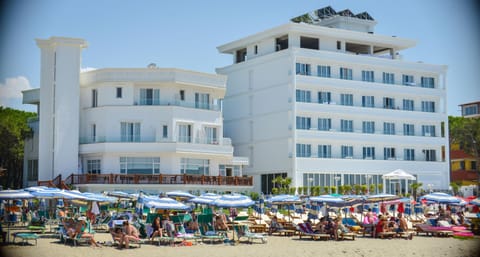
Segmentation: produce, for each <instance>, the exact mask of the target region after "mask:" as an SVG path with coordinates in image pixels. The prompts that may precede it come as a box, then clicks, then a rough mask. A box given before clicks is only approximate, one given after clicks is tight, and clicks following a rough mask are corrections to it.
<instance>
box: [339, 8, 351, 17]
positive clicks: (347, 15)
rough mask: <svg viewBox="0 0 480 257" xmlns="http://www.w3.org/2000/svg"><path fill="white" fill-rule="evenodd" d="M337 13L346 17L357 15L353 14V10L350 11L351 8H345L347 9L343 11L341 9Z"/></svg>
mask: <svg viewBox="0 0 480 257" xmlns="http://www.w3.org/2000/svg"><path fill="white" fill-rule="evenodd" d="M337 14H338V15H340V16H345V17H355V15H354V14H353V12H352V11H350V10H349V9H345V10H343V11H339V12H338V13H337Z"/></svg>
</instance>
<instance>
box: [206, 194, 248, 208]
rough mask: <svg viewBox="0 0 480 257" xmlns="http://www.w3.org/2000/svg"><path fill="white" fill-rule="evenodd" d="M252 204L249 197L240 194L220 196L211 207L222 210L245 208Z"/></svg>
mask: <svg viewBox="0 0 480 257" xmlns="http://www.w3.org/2000/svg"><path fill="white" fill-rule="evenodd" d="M254 204H255V202H254V201H253V200H252V199H251V198H250V197H248V196H245V195H240V194H227V195H222V196H221V197H220V198H218V199H215V200H214V201H213V202H212V205H214V206H217V207H222V208H246V207H249V206H251V205H254Z"/></svg>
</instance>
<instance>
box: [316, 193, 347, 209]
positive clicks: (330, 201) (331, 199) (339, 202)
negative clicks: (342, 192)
mask: <svg viewBox="0 0 480 257" xmlns="http://www.w3.org/2000/svg"><path fill="white" fill-rule="evenodd" d="M309 200H310V202H316V203H318V205H322V204H327V205H329V206H336V207H342V206H345V204H346V201H345V200H344V199H342V198H340V197H335V196H331V195H320V196H312V197H310V198H309Z"/></svg>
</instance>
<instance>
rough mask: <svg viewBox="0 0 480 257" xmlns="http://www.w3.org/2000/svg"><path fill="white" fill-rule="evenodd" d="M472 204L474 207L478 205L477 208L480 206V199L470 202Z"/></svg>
mask: <svg viewBox="0 0 480 257" xmlns="http://www.w3.org/2000/svg"><path fill="white" fill-rule="evenodd" d="M470 204H473V205H476V206H480V198H477V199H473V200H471V201H470Z"/></svg>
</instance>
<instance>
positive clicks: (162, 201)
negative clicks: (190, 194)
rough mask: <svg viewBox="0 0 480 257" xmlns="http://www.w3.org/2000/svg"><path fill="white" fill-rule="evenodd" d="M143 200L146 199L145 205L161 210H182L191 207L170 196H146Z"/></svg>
mask: <svg viewBox="0 0 480 257" xmlns="http://www.w3.org/2000/svg"><path fill="white" fill-rule="evenodd" d="M143 201H144V206H145V207H147V208H155V209H159V210H182V211H186V210H189V209H190V207H188V206H187V205H185V204H183V203H181V202H179V201H176V200H174V199H172V198H168V197H162V198H157V199H152V198H146V199H143Z"/></svg>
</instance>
